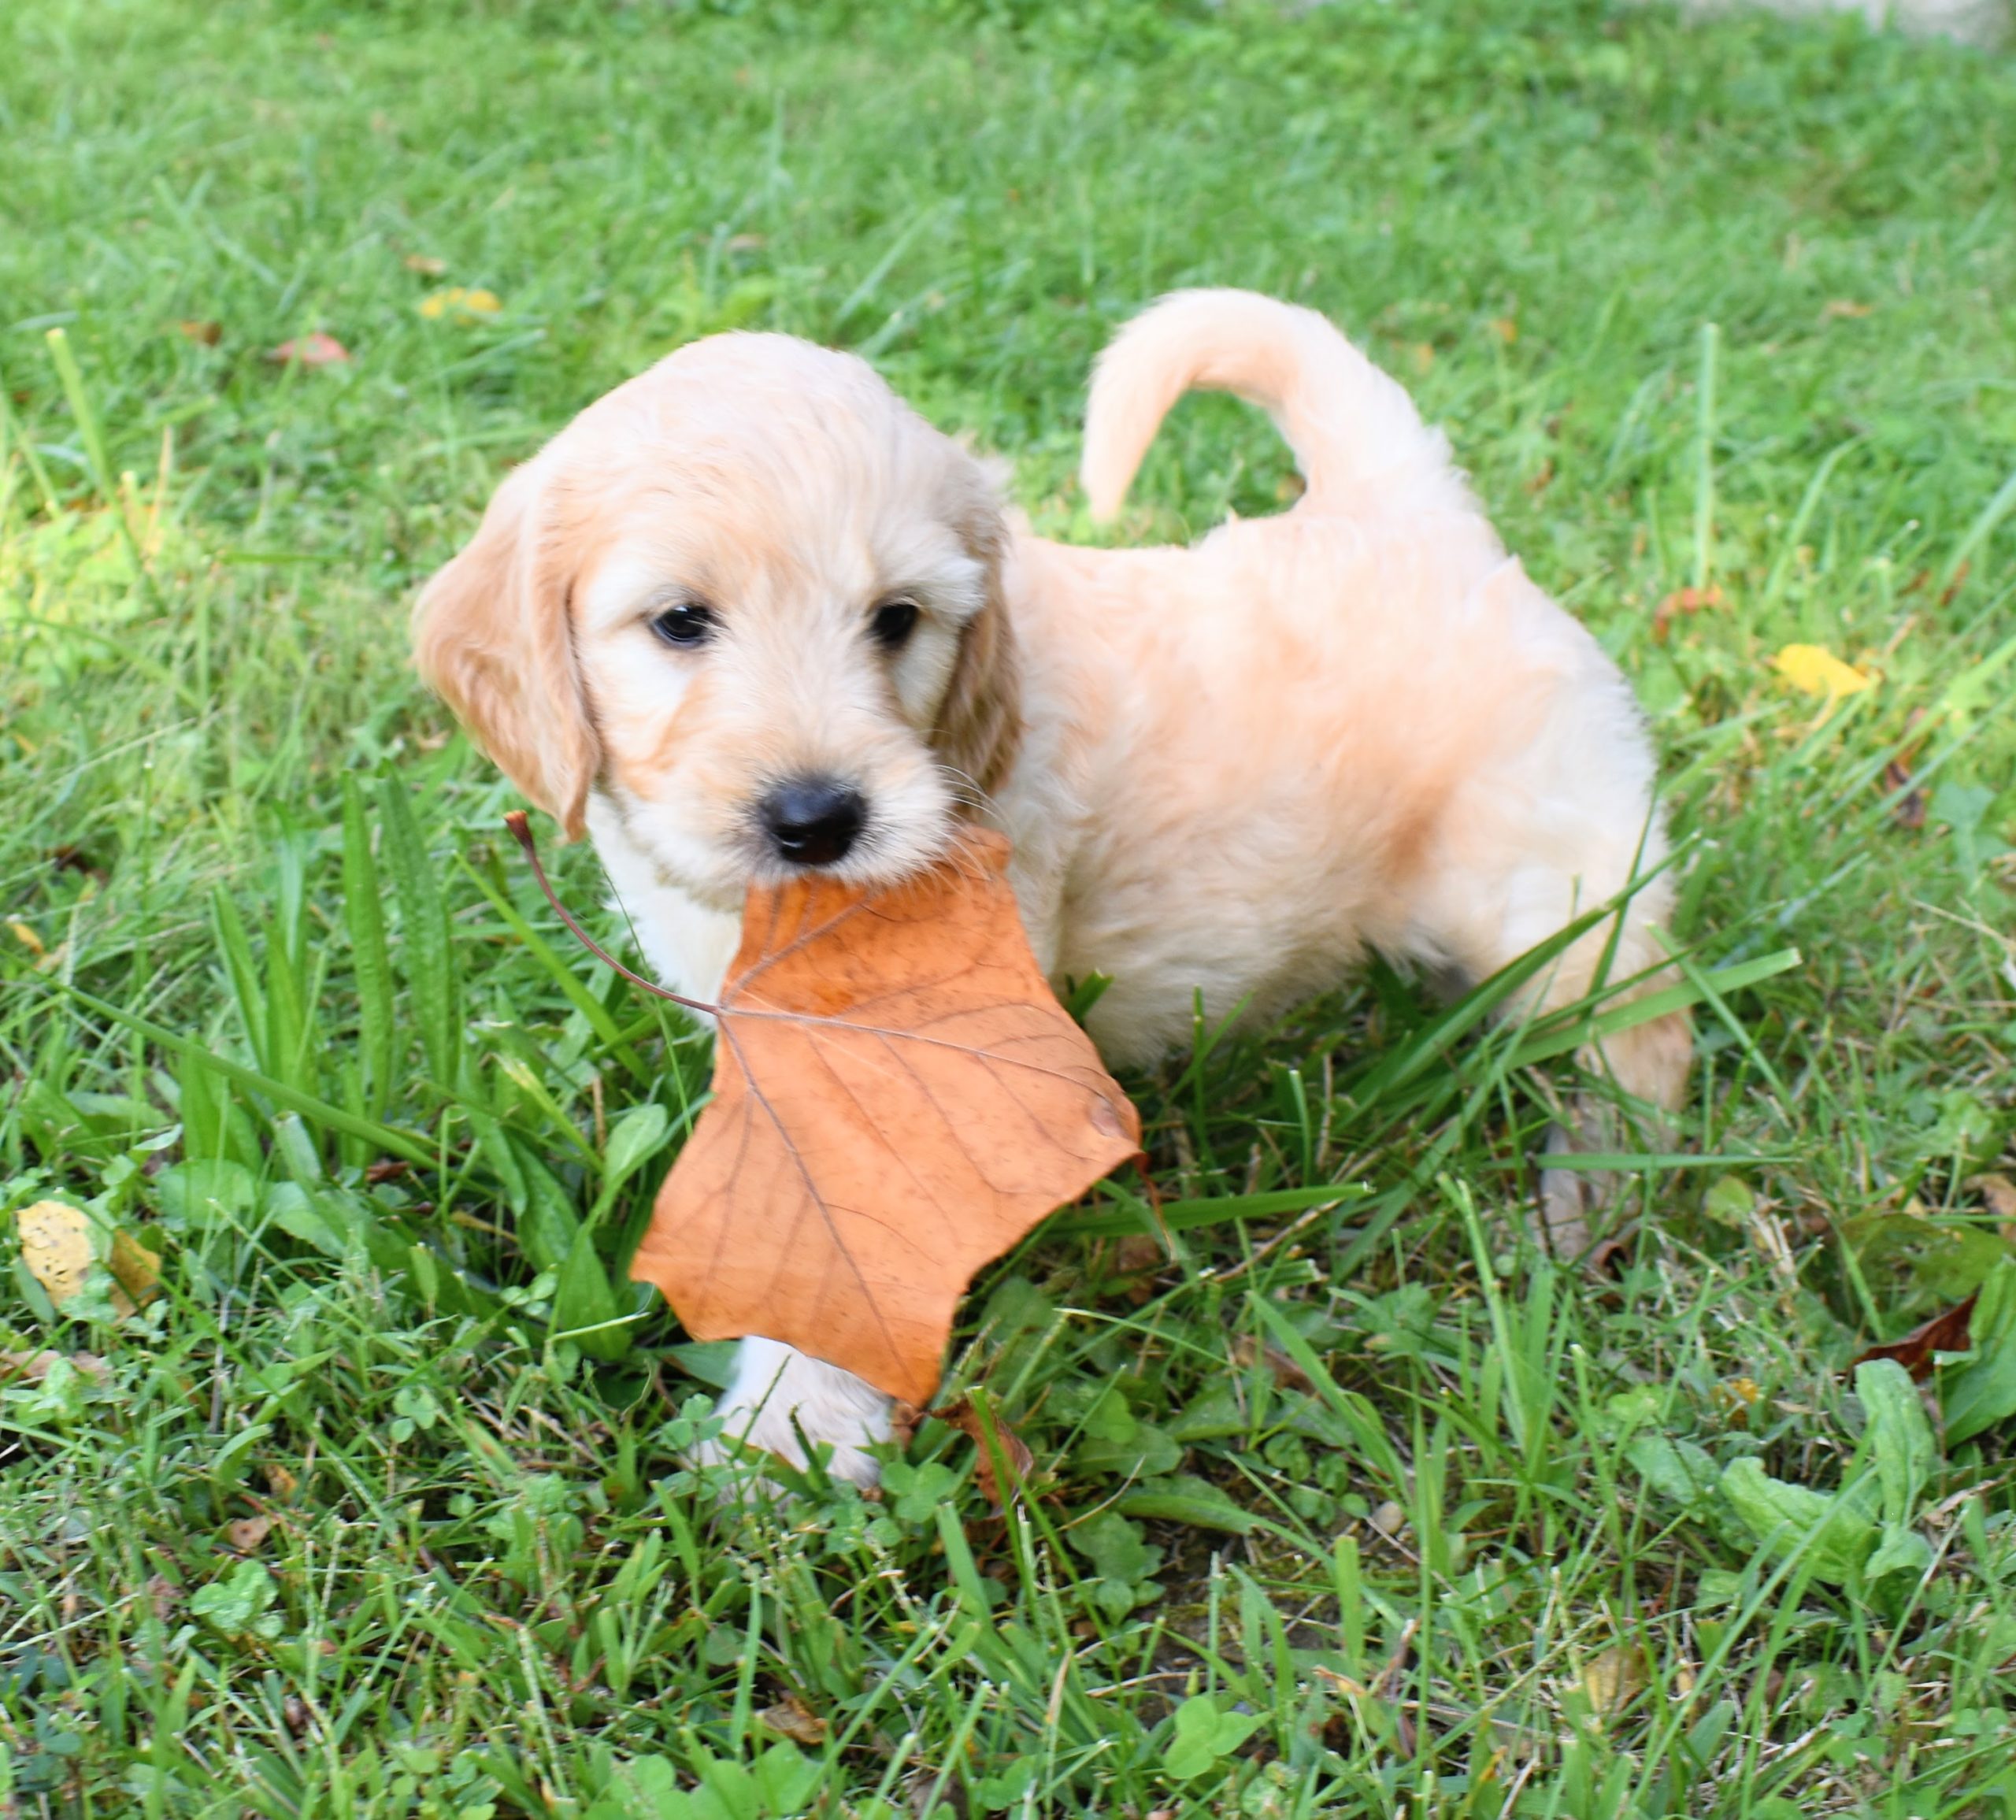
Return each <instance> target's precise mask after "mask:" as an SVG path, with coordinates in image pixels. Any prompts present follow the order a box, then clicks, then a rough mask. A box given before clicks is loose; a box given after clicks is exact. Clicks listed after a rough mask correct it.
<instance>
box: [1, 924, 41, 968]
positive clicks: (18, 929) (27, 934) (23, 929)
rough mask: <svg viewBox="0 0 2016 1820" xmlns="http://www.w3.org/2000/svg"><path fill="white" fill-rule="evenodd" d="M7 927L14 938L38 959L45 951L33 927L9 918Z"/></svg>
mask: <svg viewBox="0 0 2016 1820" xmlns="http://www.w3.org/2000/svg"><path fill="white" fill-rule="evenodd" d="M7 928H8V929H9V932H11V933H12V934H13V938H14V940H16V941H17V942H19V943H20V944H21V946H22V947H24V948H26V949H27V950H28V952H29V953H30V954H33V955H34V956H35V958H37V959H38V960H39V959H40V958H42V956H43V954H45V953H46V952H47V951H46V949H45V948H44V947H43V945H42V937H41V936H39V935H37V934H36V933H35V931H34V930H33V929H30V928H29V927H28V925H27V924H26V923H24V922H17V921H11V920H10V921H9V923H8V925H7Z"/></svg>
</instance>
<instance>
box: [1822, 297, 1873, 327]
mask: <svg viewBox="0 0 2016 1820" xmlns="http://www.w3.org/2000/svg"><path fill="white" fill-rule="evenodd" d="M1875 308H1876V306H1875V305H1874V304H1873V303H1858V302H1855V299H1854V298H1851V297H1830V298H1828V300H1827V301H1826V302H1825V303H1823V304H1822V305H1821V306H1820V320H1821V321H1822V322H1833V321H1838V320H1839V319H1840V318H1841V317H1858V316H1867V315H1870V313H1873V311H1874V310H1875Z"/></svg>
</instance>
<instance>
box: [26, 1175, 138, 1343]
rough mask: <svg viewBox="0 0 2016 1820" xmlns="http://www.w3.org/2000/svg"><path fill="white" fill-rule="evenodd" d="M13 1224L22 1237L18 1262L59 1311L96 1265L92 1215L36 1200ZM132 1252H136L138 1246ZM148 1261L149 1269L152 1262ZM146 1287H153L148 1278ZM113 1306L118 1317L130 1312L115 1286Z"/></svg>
mask: <svg viewBox="0 0 2016 1820" xmlns="http://www.w3.org/2000/svg"><path fill="white" fill-rule="evenodd" d="M14 1225H15V1229H16V1230H17V1232H20V1238H21V1262H23V1263H24V1264H25V1265H27V1266H28V1274H29V1275H30V1276H31V1277H34V1278H35V1281H37V1282H38V1283H39V1284H41V1285H42V1286H43V1288H45V1289H46V1290H47V1291H48V1292H49V1299H50V1301H52V1302H54V1303H55V1304H56V1306H57V1307H58V1308H61V1307H62V1306H63V1304H64V1303H66V1302H69V1301H70V1300H72V1299H73V1298H74V1297H75V1296H76V1295H77V1293H78V1292H79V1291H80V1290H81V1289H82V1288H83V1286H84V1276H85V1273H86V1272H87V1271H88V1270H90V1269H91V1266H92V1265H93V1264H95V1263H96V1262H98V1251H97V1247H96V1246H95V1244H93V1243H92V1240H91V1215H90V1214H87V1213H86V1212H85V1211H84V1210H83V1208H82V1207H72V1206H71V1205H70V1204H69V1203H68V1202H67V1201H37V1202H36V1203H35V1205H34V1206H32V1207H24V1208H22V1209H21V1210H20V1212H19V1213H18V1214H16V1215H15V1216H14ZM132 1249H133V1250H134V1251H139V1247H138V1246H137V1245H135V1246H133V1247H132ZM149 1262H150V1266H151V1262H152V1260H151V1259H150V1260H149ZM148 1287H150V1288H151V1287H152V1281H151V1277H150V1279H149V1283H148ZM112 1307H113V1312H114V1313H115V1314H119V1315H120V1316H121V1317H124V1316H125V1315H128V1314H132V1312H133V1303H132V1299H131V1298H130V1297H129V1296H128V1295H127V1293H126V1292H125V1291H124V1289H123V1288H120V1287H118V1286H117V1284H116V1283H115V1284H114V1285H113V1291H112Z"/></svg>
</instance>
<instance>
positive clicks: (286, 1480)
mask: <svg viewBox="0 0 2016 1820" xmlns="http://www.w3.org/2000/svg"><path fill="white" fill-rule="evenodd" d="M297 1483H298V1481H297V1480H296V1479H295V1476H294V1474H293V1473H291V1472H289V1471H288V1470H287V1468H286V1467H285V1466H280V1465H279V1464H278V1463H276V1462H274V1463H269V1465H268V1466H267V1467H266V1489H267V1490H268V1491H269V1492H272V1494H273V1496H275V1497H276V1498H291V1497H292V1496H294V1488H295V1485H296V1484H297Z"/></svg>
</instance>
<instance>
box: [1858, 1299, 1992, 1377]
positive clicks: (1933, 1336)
mask: <svg viewBox="0 0 2016 1820" xmlns="http://www.w3.org/2000/svg"><path fill="white" fill-rule="evenodd" d="M1973 1316H1974V1298H1973V1296H1971V1295H1970V1296H1969V1297H1968V1298H1967V1299H1966V1301H1964V1302H1962V1303H1959V1306H1957V1307H1952V1308H1949V1309H1947V1310H1946V1312H1945V1313H1944V1314H1935V1315H1933V1318H1931V1319H1930V1320H1929V1321H1925V1322H1924V1323H1923V1324H1922V1325H1920V1326H1917V1327H1914V1328H1913V1329H1911V1330H1910V1333H1907V1334H1906V1335H1905V1336H1904V1337H1903V1339H1902V1340H1892V1341H1891V1342H1890V1344H1888V1346H1872V1347H1870V1349H1869V1350H1868V1351H1866V1352H1864V1353H1860V1354H1858V1355H1856V1356H1855V1358H1854V1359H1851V1360H1850V1361H1849V1362H1848V1369H1849V1370H1851V1371H1852V1370H1855V1367H1856V1366H1858V1365H1866V1364H1868V1363H1869V1362H1870V1360H1871V1359H1896V1362H1898V1363H1899V1365H1901V1366H1903V1368H1904V1369H1905V1370H1907V1371H1908V1372H1909V1373H1910V1374H1911V1376H1912V1377H1914V1378H1915V1379H1917V1380H1918V1381H1920V1382H1923V1381H1924V1380H1925V1379H1926V1378H1928V1377H1931V1376H1932V1373H1933V1368H1934V1366H1936V1363H1937V1361H1936V1359H1934V1358H1933V1354H1934V1353H1937V1352H1965V1351H1966V1350H1967V1324H1968V1323H1969V1322H1970V1321H1972V1320H1973Z"/></svg>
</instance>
